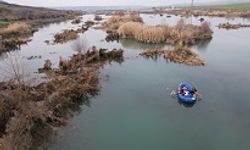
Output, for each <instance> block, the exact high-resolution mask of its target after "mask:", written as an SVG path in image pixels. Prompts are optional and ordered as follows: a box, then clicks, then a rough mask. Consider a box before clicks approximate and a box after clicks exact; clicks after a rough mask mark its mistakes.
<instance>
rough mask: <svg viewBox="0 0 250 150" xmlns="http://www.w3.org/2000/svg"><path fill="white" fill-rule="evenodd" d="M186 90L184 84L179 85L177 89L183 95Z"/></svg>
mask: <svg viewBox="0 0 250 150" xmlns="http://www.w3.org/2000/svg"><path fill="white" fill-rule="evenodd" d="M186 90H187V89H186V88H185V87H184V86H181V87H180V88H179V90H178V91H179V94H181V95H183V96H184V95H185V94H186V93H187V91H186Z"/></svg>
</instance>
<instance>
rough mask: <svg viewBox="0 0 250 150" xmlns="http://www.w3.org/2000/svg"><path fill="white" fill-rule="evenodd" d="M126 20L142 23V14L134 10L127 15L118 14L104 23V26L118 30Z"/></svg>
mask: <svg viewBox="0 0 250 150" xmlns="http://www.w3.org/2000/svg"><path fill="white" fill-rule="evenodd" d="M126 22H140V23H142V22H143V20H142V18H141V17H140V14H138V13H135V12H132V13H130V14H127V15H125V14H124V15H123V14H120V13H118V14H116V15H114V16H112V17H111V18H109V19H108V20H107V21H106V22H104V23H103V26H104V27H105V28H107V29H109V30H117V29H118V28H119V27H120V26H121V25H122V24H124V23H126Z"/></svg>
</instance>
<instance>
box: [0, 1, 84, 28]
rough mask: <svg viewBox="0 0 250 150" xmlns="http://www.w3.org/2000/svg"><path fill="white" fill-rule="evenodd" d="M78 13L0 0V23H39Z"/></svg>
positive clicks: (61, 18) (58, 19)
mask: <svg viewBox="0 0 250 150" xmlns="http://www.w3.org/2000/svg"><path fill="white" fill-rule="evenodd" d="M79 14H80V13H79V12H75V11H65V10H54V9H48V8H42V7H30V6H22V5H16V4H9V3H6V2H4V1H0V24H1V23H4V22H5V23H6V22H15V21H26V22H29V23H34V24H36V25H39V24H43V23H48V22H54V21H60V20H65V19H68V18H73V17H74V16H76V15H79Z"/></svg>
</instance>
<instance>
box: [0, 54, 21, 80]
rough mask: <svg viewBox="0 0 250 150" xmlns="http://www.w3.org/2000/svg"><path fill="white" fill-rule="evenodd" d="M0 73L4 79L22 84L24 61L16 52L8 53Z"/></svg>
mask: <svg viewBox="0 0 250 150" xmlns="http://www.w3.org/2000/svg"><path fill="white" fill-rule="evenodd" d="M0 73H1V75H2V76H4V77H5V78H6V80H9V81H12V82H14V83H17V84H18V85H23V84H24V83H25V73H24V63H23V61H22V58H21V57H20V55H19V54H18V53H17V52H14V53H8V54H7V58H6V59H5V61H4V64H3V66H2V67H1V70H0Z"/></svg>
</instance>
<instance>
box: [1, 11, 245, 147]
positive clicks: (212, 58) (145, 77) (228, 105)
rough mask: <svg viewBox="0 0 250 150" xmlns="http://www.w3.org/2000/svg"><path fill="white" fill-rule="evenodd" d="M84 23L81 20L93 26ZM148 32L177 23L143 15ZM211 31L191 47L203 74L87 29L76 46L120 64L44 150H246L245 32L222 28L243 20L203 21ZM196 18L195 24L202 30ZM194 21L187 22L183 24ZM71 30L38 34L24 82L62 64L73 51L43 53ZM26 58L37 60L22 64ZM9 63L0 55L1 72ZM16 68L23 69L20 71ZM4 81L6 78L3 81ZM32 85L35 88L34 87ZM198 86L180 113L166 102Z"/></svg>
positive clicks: (25, 50)
mask: <svg viewBox="0 0 250 150" xmlns="http://www.w3.org/2000/svg"><path fill="white" fill-rule="evenodd" d="M93 17H94V16H93V15H86V16H84V17H83V20H88V19H93ZM142 17H143V18H144V21H145V23H146V24H149V25H156V24H171V25H173V24H175V23H176V21H177V20H178V19H179V17H175V16H172V17H171V18H167V17H166V16H163V17H160V16H159V15H142ZM204 18H205V20H208V21H209V22H210V23H211V26H212V28H213V30H214V38H213V39H212V40H211V41H205V42H201V43H199V44H197V45H195V46H194V49H195V51H196V52H197V53H198V54H199V55H200V56H201V57H202V58H203V59H205V61H206V66H205V67H191V66H186V65H182V64H174V63H171V62H166V61H165V60H164V59H162V58H158V59H155V60H152V59H145V58H142V57H139V56H138V54H139V52H141V51H142V50H144V49H147V48H155V47H169V46H167V45H148V44H142V43H138V42H135V41H133V40H122V41H120V42H109V43H107V42H105V41H104V39H105V32H104V31H102V30H94V29H90V30H89V31H87V32H85V34H83V35H81V36H80V38H82V39H85V40H87V42H88V45H89V46H92V45H95V46H97V47H102V48H109V49H112V48H122V49H124V50H125V57H126V59H125V61H124V62H123V63H122V64H117V63H112V64H110V65H107V66H105V67H104V69H103V70H102V72H101V75H100V77H101V79H102V86H103V88H102V90H101V92H100V94H99V95H98V96H96V97H94V98H92V99H91V100H90V102H91V103H90V105H89V106H82V109H81V110H78V111H77V112H75V115H74V117H73V118H72V119H71V120H70V121H69V125H68V126H66V127H64V128H61V129H59V132H58V135H57V136H55V137H54V139H53V140H52V141H51V142H50V143H49V144H46V145H45V146H44V147H46V148H48V149H49V150H79V149H86V150H100V149H103V150H116V149H120V150H123V149H124V150H125V149H135V150H139V149H143V150H151V149H156V150H163V149H188V150H189V149H190V150H196V149H197V150H198V149H205V150H211V149H213V150H235V149H238V150H246V149H248V148H249V146H250V144H249V136H250V119H249V116H248V114H249V113H250V98H249V97H250V92H249V89H250V79H249V76H250V67H249V65H250V59H249V56H250V42H249V39H250V29H247V28H242V29H238V30H225V29H218V28H217V27H215V26H216V25H218V24H219V23H224V22H227V21H230V22H232V23H246V24H249V23H250V21H249V20H244V19H240V18H236V19H230V20H228V19H226V18H216V17H213V18H212V17H204ZM198 19H199V18H193V20H192V21H193V23H195V24H199V21H198ZM187 21H191V19H187ZM78 26H79V25H72V24H71V23H70V21H69V22H63V23H59V24H50V25H48V26H46V27H44V28H42V29H40V30H39V31H38V32H37V33H35V35H34V37H33V40H32V41H31V42H30V43H29V44H28V45H24V46H22V47H21V50H18V51H15V52H12V53H15V55H16V53H18V56H20V57H21V62H22V64H23V65H22V66H23V68H24V71H25V73H26V74H28V75H29V77H28V78H33V77H36V78H37V80H39V77H40V75H37V74H35V73H34V72H35V71H37V68H39V67H41V66H42V65H43V63H44V60H45V59H51V60H52V62H53V65H54V66H56V65H57V63H58V60H59V56H63V57H64V58H67V57H69V56H70V55H72V54H73V53H75V52H74V51H72V43H73V42H68V43H65V44H58V45H47V44H46V43H44V41H45V40H51V39H52V37H53V34H55V33H57V32H59V31H62V30H63V29H66V28H77V27H78ZM30 56H41V57H42V58H41V59H32V60H27V57H30ZM8 59H9V55H7V54H5V55H2V56H1V58H0V67H1V70H3V67H4V68H5V67H6V60H8ZM20 64H21V63H20ZM4 74H5V75H1V79H4V78H6V77H8V76H9V75H8V74H7V75H6V73H4ZM37 80H36V81H37ZM181 81H187V82H190V83H191V84H193V85H195V86H196V87H197V88H198V89H199V90H200V91H201V93H202V94H203V95H204V99H203V100H202V101H199V102H197V103H196V104H195V105H193V106H185V105H182V104H181V103H179V102H178V100H177V99H176V98H174V97H171V96H170V93H171V90H173V89H175V88H176V86H177V85H178V83H179V82H181Z"/></svg>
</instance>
